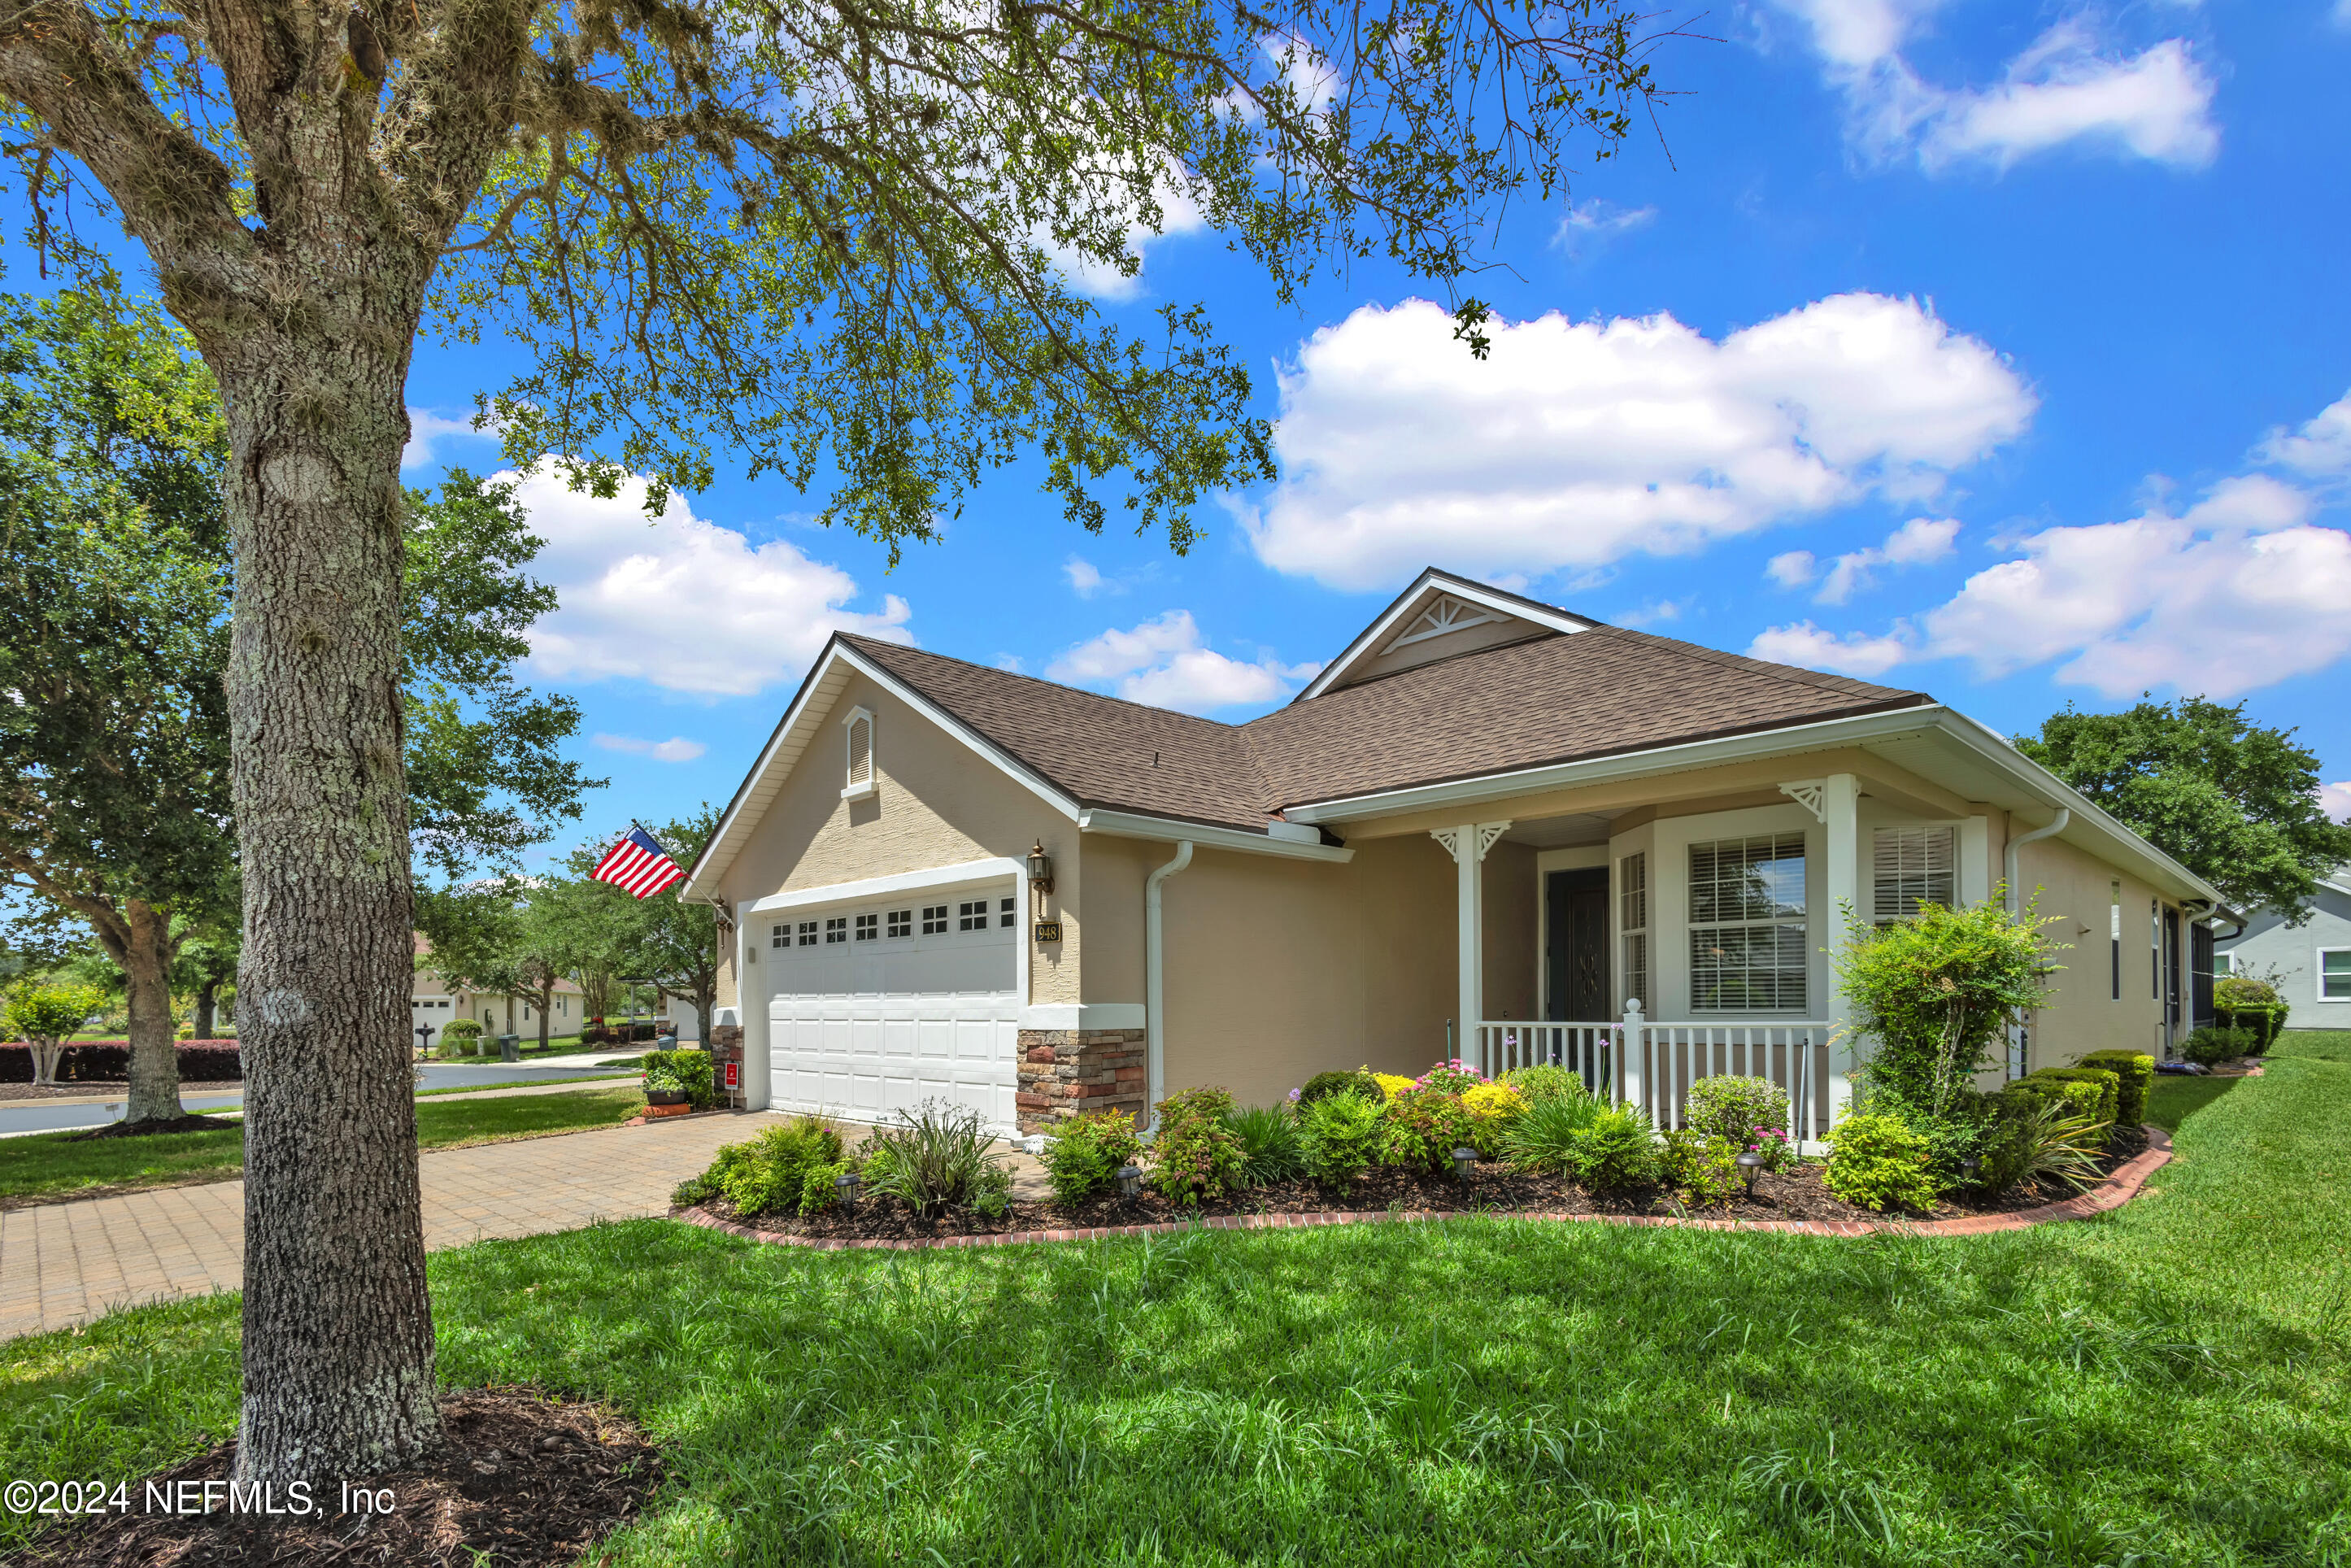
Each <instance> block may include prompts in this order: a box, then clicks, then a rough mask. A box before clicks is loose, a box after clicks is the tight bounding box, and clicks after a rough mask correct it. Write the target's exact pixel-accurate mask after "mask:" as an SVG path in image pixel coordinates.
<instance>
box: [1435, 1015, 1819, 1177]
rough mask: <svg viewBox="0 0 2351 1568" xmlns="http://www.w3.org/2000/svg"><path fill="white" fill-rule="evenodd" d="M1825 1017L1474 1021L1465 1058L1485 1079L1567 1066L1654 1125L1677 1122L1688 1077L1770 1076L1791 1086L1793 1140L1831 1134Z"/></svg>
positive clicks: (1808, 1141)
mask: <svg viewBox="0 0 2351 1568" xmlns="http://www.w3.org/2000/svg"><path fill="white" fill-rule="evenodd" d="M1831 1032H1832V1029H1831V1026H1830V1025H1828V1024H1826V1023H1823V1022H1816V1021H1812V1020H1804V1021H1796V1022H1781V1021H1774V1022H1770V1023H1716V1022H1705V1023H1698V1022H1690V1023H1679V1022H1676V1023H1664V1022H1651V1021H1650V1020H1648V1019H1645V1018H1643V1017H1642V1016H1641V1015H1640V1013H1638V1012H1636V1011H1628V1012H1626V1013H1625V1017H1624V1018H1623V1019H1621V1020H1619V1021H1617V1022H1614V1023H1544V1022H1513V1021H1510V1020H1507V1019H1505V1020H1501V1021H1498V1022H1489V1023H1481V1024H1479V1026H1478V1028H1477V1030H1476V1032H1475V1034H1474V1035H1473V1037H1472V1038H1471V1039H1470V1040H1468V1041H1467V1042H1466V1043H1468V1045H1469V1046H1470V1048H1471V1049H1470V1051H1469V1052H1468V1053H1467V1060H1468V1062H1469V1064H1470V1065H1471V1066H1473V1067H1475V1068H1477V1069H1478V1070H1479V1071H1481V1072H1483V1073H1485V1074H1486V1075H1487V1076H1488V1077H1489V1078H1495V1077H1499V1076H1500V1075H1501V1074H1503V1073H1505V1072H1509V1071H1513V1070H1515V1069H1517V1068H1521V1067H1534V1066H1539V1065H1544V1064H1549V1065H1552V1066H1557V1067H1564V1068H1566V1069H1567V1070H1568V1071H1571V1072H1573V1073H1575V1074H1576V1075H1577V1076H1579V1077H1581V1078H1582V1079H1583V1083H1584V1087H1586V1088H1588V1089H1590V1090H1591V1091H1592V1092H1593V1093H1595V1094H1599V1095H1603V1096H1604V1097H1605V1098H1607V1099H1608V1100H1610V1101H1612V1102H1617V1103H1631V1104H1634V1105H1637V1106H1639V1107H1641V1108H1642V1109H1644V1110H1646V1111H1647V1112H1648V1113H1649V1115H1650V1118H1651V1120H1653V1121H1654V1122H1656V1124H1657V1125H1658V1126H1659V1127H1678V1126H1680V1125H1682V1111H1683V1106H1684V1104H1685V1103H1687V1098H1688V1095H1689V1086H1690V1085H1691V1084H1692V1083H1695V1082H1698V1080H1699V1079H1701V1078H1716V1077H1724V1076H1729V1077H1740V1078H1768V1079H1770V1080H1771V1082H1774V1083H1776V1084H1778V1085H1779V1086H1780V1087H1781V1088H1782V1089H1784V1090H1786V1091H1787V1092H1788V1125H1787V1127H1786V1129H1785V1130H1786V1132H1787V1134H1788V1136H1789V1137H1790V1138H1791V1139H1792V1140H1793V1141H1794V1142H1795V1143H1796V1144H1798V1145H1813V1144H1817V1143H1818V1142H1819V1141H1820V1140H1821V1139H1822V1138H1823V1137H1825V1136H1826V1135H1827V1133H1828V1128H1829V1123H1830V1121H1831V1119H1832V1117H1833V1116H1834V1110H1835V1107H1834V1103H1833V1098H1834V1097H1833V1096H1832V1094H1831V1092H1830V1085H1831V1082H1832V1080H1831V1076H1830V1071H1829V1037H1830V1034H1831Z"/></svg>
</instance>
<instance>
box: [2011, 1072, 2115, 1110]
mask: <svg viewBox="0 0 2351 1568" xmlns="http://www.w3.org/2000/svg"><path fill="white" fill-rule="evenodd" d="M2103 1099H2105V1094H2104V1092H2102V1091H2101V1090H2100V1089H2099V1087H2098V1085H2097V1084H2095V1083H2082V1082H2073V1081H2071V1080H2068V1079H2061V1078H2051V1077H2048V1076H2046V1075H2045V1074H2043V1073H2039V1072H2035V1073H2032V1074H2029V1075H2028V1076H2026V1077H2023V1078H2020V1079H2018V1080H2017V1081H2016V1082H2013V1083H2011V1084H2010V1085H2008V1087H2007V1088H2005V1089H2002V1090H2001V1092H2000V1095H1999V1100H2000V1103H2001V1113H2003V1114H2009V1113H2011V1106H2015V1113H2022V1106H2016V1103H2017V1102H2019V1101H2032V1100H2046V1101H2049V1102H2051V1103H2053V1104H2055V1105H2056V1106H2058V1107H2059V1109H2060V1110H2061V1111H2063V1112H2064V1114H2066V1115H2068V1116H2087V1117H2089V1118H2090V1119H2091V1120H2092V1121H2096V1120H2097V1119H2098V1103H2099V1102H2100V1101H2101V1100H2103Z"/></svg>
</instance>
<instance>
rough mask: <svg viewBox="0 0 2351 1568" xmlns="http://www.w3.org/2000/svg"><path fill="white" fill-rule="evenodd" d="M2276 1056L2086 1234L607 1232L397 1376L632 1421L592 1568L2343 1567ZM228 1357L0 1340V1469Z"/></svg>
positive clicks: (213, 1397) (529, 1245)
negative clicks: (592, 1407)
mask: <svg viewBox="0 0 2351 1568" xmlns="http://www.w3.org/2000/svg"><path fill="white" fill-rule="evenodd" d="M2319 1043H2320V1042H2314V1041H2312V1042H2304V1041H2297V1042H2295V1043H2294V1045H2292V1046H2290V1047H2289V1048H2288V1049H2287V1050H2285V1051H2281V1052H2280V1053H2279V1055H2278V1057H2277V1058H2276V1059H2275V1060H2274V1061H2273V1063H2272V1065H2271V1067H2270V1069H2269V1071H2268V1073H2267V1074H2266V1075H2265V1076H2264V1077H2262V1078H2259V1079H2252V1080H2243V1081H2240V1082H2237V1083H2236V1084H2235V1085H2234V1086H2233V1087H2231V1088H2230V1089H2228V1090H2227V1091H2225V1092H2221V1093H2220V1094H2219V1095H2217V1096H2206V1097H2204V1098H2202V1099H2201V1100H2200V1101H2197V1102H2194V1103H2191V1101H2190V1100H2189V1098H2187V1097H2185V1096H2183V1095H2182V1094H2181V1093H2180V1092H2178V1091H2177V1090H2176V1089H2175V1087H2174V1085H2173V1084H2172V1083H2171V1082H2168V1081H2167V1082H2164V1083H2163V1084H2162V1085H2161V1086H2160V1087H2159V1089H2158V1103H2157V1108H2156V1111H2155V1114H2156V1115H2158V1116H2159V1117H2170V1118H2173V1119H2174V1120H2175V1121H2176V1125H2177V1138H2178V1156H2179V1157H2178V1158H2177V1159H2176V1161H2175V1162H2174V1163H2173V1164H2172V1165H2171V1166H2168V1167H2167V1168H2166V1169H2165V1170H2163V1171H2162V1172H2161V1173H2159V1174H2158V1177H2157V1178H2156V1180H2155V1182H2154V1183H2153V1184H2152V1187H2151V1189H2150V1191H2149V1193H2148V1194H2147V1196H2146V1197H2144V1198H2142V1199H2141V1200H2140V1201H2138V1202H2136V1203H2133V1204H2130V1205H2128V1206H2126V1207H2124V1208H2123V1209H2120V1210H2118V1211H2116V1213H2114V1214H2112V1215H2108V1216H2105V1217H2102V1218H2098V1219H2095V1220H2090V1221H2085V1222H2078V1223H2074V1224H2069V1225H2061V1226H2049V1227H2043V1228H2037V1229H2033V1230H2029V1231H2023V1232H2017V1233H2011V1234H2006V1235H2000V1236H1991V1237H1983V1238H1978V1239H1968V1240H1928V1239H1918V1238H1904V1237H1900V1236H1886V1237H1878V1238H1873V1239H1867V1240H1859V1241H1838V1240H1831V1239H1816V1238H1807V1237H1793V1236H1773V1235H1759V1234H1737V1233H1723V1232H1705V1231H1690V1230H1665V1229H1649V1228H1618V1227H1610V1226H1598V1225H1544V1224H1538V1223H1529V1222H1521V1221H1496V1220H1468V1221H1457V1222H1451V1223H1447V1224H1443V1225H1425V1226H1423V1225H1382V1226H1363V1227H1347V1228H1332V1229H1324V1230H1314V1231H1290V1232H1282V1231H1259V1232H1207V1231H1202V1232H1195V1233H1189V1234H1186V1235H1182V1236H1179V1237H1175V1238H1173V1239H1154V1240H1149V1241H1144V1240H1121V1241H1109V1242H1099V1243H1091V1244H1083V1245H1072V1246H1061V1247H1040V1248H1008V1249H987V1250H974V1251H968V1252H939V1253H910V1254H897V1253H838V1254H811V1253H806V1252H801V1251H798V1250H795V1249H783V1248H766V1247H758V1246H754V1245H750V1244H747V1243H744V1242H740V1241H737V1240H734V1239H728V1238H725V1237H720V1236H716V1235H714V1234H712V1233H710V1232H708V1231H703V1230H697V1229H692V1228H686V1227H683V1226H676V1225H671V1224H667V1223H665V1222H663V1221H658V1220H641V1221H631V1222H628V1223H624V1224H617V1225H600V1226H595V1227H591V1228H587V1229H583V1230H577V1231H571V1232H569V1233H565V1234H562V1235H556V1236H546V1237H538V1238H533V1239H526V1240H518V1241H493V1242H485V1243H481V1244H478V1245H476V1246H474V1247H470V1248H465V1249H459V1250H454V1251H449V1252H444V1253H440V1254H437V1255H435V1256H434V1259H433V1260H432V1263H431V1277H432V1282H433V1289H434V1298H435V1306H436V1320H437V1322H438V1324H439V1334H440V1367H439V1371H440V1375H441V1376H442V1377H443V1378H444V1380H445V1381H447V1382H448V1383H450V1384H453V1385H469V1384H478V1383H484V1382H491V1381H509V1380H517V1381H535V1382H538V1383H540V1384H542V1385H546V1386H548V1387H549V1388H553V1389H559V1390H564V1391H568V1392H573V1393H579V1394H588V1395H594V1396H601V1397H605V1398H610V1399H612V1400H614V1401H617V1402H618V1403H619V1404H620V1405H621V1406H623V1407H624V1408H626V1409H628V1410H629V1411H631V1412H632V1413H633V1414H634V1415H636V1416H638V1417H639V1418H641V1419H642V1420H643V1421H645V1422H646V1423H647V1424H648V1425H649V1426H650V1427H652V1429H653V1431H654V1432H655V1434H656V1435H657V1436H658V1437H660V1438H661V1440H662V1441H663V1442H664V1444H666V1445H667V1447H668V1451H669V1452H668V1457H669V1463H670V1465H671V1467H672V1476H671V1479H670V1482H669V1484H668V1487H667V1489H666V1490H665V1491H664V1494H663V1497H662V1499H661V1500H659V1501H658V1502H657V1504H656V1505H655V1506H654V1507H653V1509H652V1510H651V1511H649V1512H648V1514H647V1515H646V1517H645V1518H643V1520H642V1521H639V1522H638V1523H636V1524H633V1525H632V1526H631V1527H630V1528H629V1529H628V1530H626V1531H623V1532H622V1534H621V1535H619V1536H618V1537H617V1538H615V1540H614V1542H612V1545H611V1552H610V1558H611V1561H612V1562H614V1563H624V1564H648V1565H650V1564H664V1565H667V1564H677V1563H718V1562H726V1561H744V1562H761V1563H767V1562H778V1563H780V1562H793V1563H800V1562H811V1563H875V1564H879V1563H891V1562H906V1563H916V1562H921V1563H931V1562H938V1563H999V1562H1019V1563H1042V1562H1069V1563H1115V1564H1130V1563H1240V1562H1252V1563H1254V1562H1268V1563H1318V1564H1320V1563H1364V1564H1374V1563H1377V1564H1387V1563H1416V1564H1417V1563H1426V1564H1432V1565H1435V1564H1443V1565H1445V1568H1456V1565H1462V1564H1473V1565H1482V1564H1489V1563H1536V1562H1542V1563H1624V1564H1635V1563H1638V1564H1645V1565H1646V1564H1657V1565H1664V1564H1678V1563H1687V1564H1693V1565H1695V1564H1720V1565H1723V1568H1729V1565H1730V1564H1742V1565H1745V1564H1754V1565H1763V1564H1775V1565H1776V1564H1799V1563H1802V1564H1814V1563H1818V1564H1846V1563H1850V1564H1867V1565H1880V1564H1885V1565H1892V1564H1905V1565H1907V1564H1917V1565H1920V1568H1926V1565H1928V1564H1933V1565H1936V1568H1978V1565H1980V1568H2008V1565H2010V1564H2073V1565H2079V1568H2093V1565H2110V1568H2125V1565H2126V1564H2137V1565H2139V1568H2155V1565H2157V1564H2178V1565H2180V1568H2187V1565H2189V1564H2196V1565H2206V1564H2210V1565H2212V1568H2230V1565H2240V1564H2241V1565H2244V1568H2252V1564H2256V1563H2259V1564H2283V1565H2290V1568H2342V1565H2343V1564H2345V1563H2351V1333H2346V1331H2351V1308H2346V1283H2345V1281H2346V1262H2351V1259H2346V1249H2347V1248H2351V1234H2346V1227H2345V1225H2344V1222H2343V1213H2344V1205H2345V1199H2346V1194H2351V1049H2346V1048H2351V1040H2340V1041H2338V1042H2336V1043H2335V1045H2334V1046H2332V1047H2329V1048H2327V1049H2317V1046H2318V1045H2319ZM236 1333H237V1319H236V1307H235V1299H234V1298H233V1297H216V1298H208V1299H205V1300H201V1301H187V1302H182V1303H177V1304H173V1305H169V1306H162V1307H154V1308H148V1309H143V1310H141V1311H137V1312H122V1313H118V1314H115V1315H113V1316H111V1317H109V1318H107V1319H105V1320H103V1321H101V1322H99V1323H97V1324H95V1325H93V1326H92V1327H91V1328H90V1329H89V1331H88V1332H87V1333H80V1334H70V1333H68V1334H50V1335H47V1336H44V1337H41V1338H38V1339H30V1340H25V1341H20V1342H16V1343H11V1344H5V1345H0V1474H5V1475H11V1476H44V1475H54V1476H60V1477H62V1476H102V1477H110V1478H112V1477H120V1478H132V1477H136V1476H139V1475H141V1474H144V1473H146V1472H148V1471H151V1470H152V1469H156V1468H158V1467H160V1466H162V1465H164V1464H167V1463H170V1462H172V1461H173V1460H176V1459H177V1458H181V1457H183V1456H184V1455H186V1454H188V1453H189V1452H191V1451H193V1450H194V1449H196V1448H201V1447H202V1446H204V1444H206V1443H208V1442H210V1441H212V1440H214V1439H215V1438H217V1437H219V1436H221V1435H223V1434H225V1433H226V1432H227V1431H229V1430H230V1428H231V1426H232V1423H233V1421H234V1419H235V1402H236V1364H235V1344H236ZM26 1528H27V1526H26V1523H25V1522H24V1521H16V1520H0V1532H5V1531H19V1532H22V1531H25V1530H26ZM18 1539H22V1535H21V1533H20V1534H19V1535H18V1536H16V1537H13V1538H12V1537H11V1536H9V1535H7V1534H5V1533H0V1551H5V1549H6V1548H7V1546H8V1545H9V1543H10V1542H11V1541H12V1540H18Z"/></svg>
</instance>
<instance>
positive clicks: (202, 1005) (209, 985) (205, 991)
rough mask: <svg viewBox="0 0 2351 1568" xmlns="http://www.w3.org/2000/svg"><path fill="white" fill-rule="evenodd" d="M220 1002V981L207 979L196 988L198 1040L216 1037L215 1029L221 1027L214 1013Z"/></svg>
mask: <svg viewBox="0 0 2351 1568" xmlns="http://www.w3.org/2000/svg"><path fill="white" fill-rule="evenodd" d="M219 1002H220V982H219V981H218V980H206V981H205V982H204V984H203V985H201V986H198V987H197V988H196V1030H195V1035H196V1038H197V1039H198V1040H212V1039H214V1038H216V1037H215V1036H214V1033H213V1030H215V1029H217V1028H219V1027H220V1026H219V1023H218V1020H217V1019H215V1018H214V1011H215V1009H217V1008H218V1006H219Z"/></svg>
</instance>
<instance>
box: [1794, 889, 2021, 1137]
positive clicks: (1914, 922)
mask: <svg viewBox="0 0 2351 1568" xmlns="http://www.w3.org/2000/svg"><path fill="white" fill-rule="evenodd" d="M1846 917H1847V919H1848V921H1849V922H1850V925H1849V928H1848V935H1847V937H1846V940H1845V942H1844V946H1842V947H1840V948H1839V949H1837V951H1836V953H1835V954H1834V958H1833V962H1834V967H1835V970H1836V979H1837V988H1838V989H1839V990H1841V991H1842V992H1844V995H1845V997H1846V998H1847V999H1848V1000H1849V1002H1850V1003H1851V1005H1852V1009H1853V1018H1854V1028H1855V1030H1856V1031H1857V1032H1858V1033H1860V1034H1862V1035H1865V1036H1866V1037H1868V1038H1869V1039H1870V1040H1874V1041H1875V1042H1876V1044H1875V1046H1874V1047H1873V1048H1872V1049H1871V1050H1870V1051H1869V1052H1868V1060H1867V1061H1866V1063H1865V1065H1864V1067H1863V1068H1862V1070H1861V1074H1860V1077H1861V1082H1862V1085H1863V1087H1864V1089H1865V1090H1866V1091H1869V1092H1873V1093H1874V1094H1875V1095H1876V1096H1877V1097H1878V1098H1879V1100H1880V1101H1881V1102H1882V1103H1888V1104H1893V1105H1898V1106H1899V1107H1900V1108H1901V1110H1902V1112H1903V1113H1905V1114H1907V1113H1910V1112H1914V1111H1915V1112H1924V1113H1930V1114H1940V1113H1943V1112H1945V1111H1947V1110H1948V1109H1949V1107H1950V1104H1951V1103H1952V1102H1953V1101H1954V1100H1956V1099H1957V1098H1958V1097H1959V1093H1960V1092H1961V1091H1963V1090H1965V1089H1968V1088H1970V1087H1971V1085H1970V1082H1969V1081H1970V1079H1971V1078H1972V1077H1973V1076H1974V1075H1975V1074H1976V1073H1977V1072H1978V1071H1981V1070H1982V1069H1983V1068H1985V1067H1988V1066H1990V1065H1991V1062H1992V1061H1993V1060H1994V1057H1993V1052H1994V1050H1995V1048H1997V1047H1998V1046H1999V1045H2000V1043H2001V1040H2003V1039H2004V1037H2005V1035H2006V1032H2007V1030H2008V1028H2009V1026H2010V1025H2011V1024H2012V1023H2014V1022H2015V1021H2016V1020H2017V1019H2019V1018H2020V1017H2021V1016H2022V1014H2024V1013H2025V1012H2027V1011H2029V1010H2031V1009H2033V1008H2037V1007H2039V1006H2041V1005H2042V1004H2043V1001H2045V1000H2046V999H2047V997H2048V994H2049V981H2048V976H2049V972H2050V969H2051V968H2052V967H2053V966H2052V963H2051V959H2052V956H2053V953H2055V952H2056V951H2057V950H2058V948H2057V946H2056V945H2054V944H2052V943H2050V942H2049V941H2047V940H2046V939H2045V938H2043V936H2042V935H2041V928H2042V927H2043V926H2044V925H2048V924H2050V922H2048V921H2046V920H2043V919H2042V918H2041V915H2040V911H2039V908H2038V906H2037V905H2036V906H2031V907H2027V908H2026V909H2025V910H2024V911H2023V912H2022V913H2021V914H2017V915H2011V914H2010V913H2009V912H2008V910H2007V908H2006V906H2005V905H2004V904H2002V903H2001V902H2000V901H1998V900H1988V901H1986V902H1985V903H1982V904H1968V905H1963V906H1961V907H1958V908H1947V907H1945V906H1943V905H1941V904H1921V905H1920V906H1919V909H1918V912H1917V914H1916V915H1911V916H1909V917H1908V918H1907V919H1903V920H1896V921H1890V922H1888V923H1886V925H1874V924H1872V923H1871V922H1869V921H1868V920H1865V919H1864V918H1863V917H1862V916H1861V915H1858V914H1855V912H1854V911H1852V910H1850V909H1848V910H1847V911H1846Z"/></svg>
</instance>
